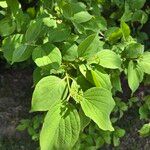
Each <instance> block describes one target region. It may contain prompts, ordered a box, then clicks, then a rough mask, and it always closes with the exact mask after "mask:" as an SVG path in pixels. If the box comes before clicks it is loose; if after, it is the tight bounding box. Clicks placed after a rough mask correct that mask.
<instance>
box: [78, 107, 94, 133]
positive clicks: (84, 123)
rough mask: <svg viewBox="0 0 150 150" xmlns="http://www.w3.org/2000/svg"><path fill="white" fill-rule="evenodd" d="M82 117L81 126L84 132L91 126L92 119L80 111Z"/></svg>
mask: <svg viewBox="0 0 150 150" xmlns="http://www.w3.org/2000/svg"><path fill="white" fill-rule="evenodd" d="M79 115H80V125H81V131H82V132H83V130H84V128H85V127H86V126H88V125H89V123H90V122H91V119H90V118H88V117H87V116H85V114H84V112H83V111H82V110H81V109H80V111H79Z"/></svg>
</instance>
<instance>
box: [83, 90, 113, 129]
mask: <svg viewBox="0 0 150 150" xmlns="http://www.w3.org/2000/svg"><path fill="white" fill-rule="evenodd" d="M80 104H81V107H82V109H83V111H84V113H85V115H86V116H88V117H89V118H91V119H92V120H93V121H94V122H95V123H96V124H97V125H98V126H99V128H100V129H102V130H110V131H113V130H114V128H113V127H112V124H111V121H110V118H109V117H110V113H111V111H112V110H113V108H114V106H115V102H114V100H113V98H112V95H111V92H110V91H108V90H106V89H104V88H99V87H94V88H91V89H89V90H87V91H86V92H85V93H84V95H83V99H82V100H81V101H80Z"/></svg>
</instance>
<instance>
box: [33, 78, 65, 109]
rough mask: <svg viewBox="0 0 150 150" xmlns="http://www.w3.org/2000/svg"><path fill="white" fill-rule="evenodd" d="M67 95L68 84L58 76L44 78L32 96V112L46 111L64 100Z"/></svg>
mask: <svg viewBox="0 0 150 150" xmlns="http://www.w3.org/2000/svg"><path fill="white" fill-rule="evenodd" d="M66 94H67V86H66V82H65V81H64V80H62V79H60V78H58V77H56V76H47V77H44V78H42V79H41V80H40V81H39V82H38V83H37V85H36V87H35V90H34V92H33V96H32V109H31V110H32V111H46V110H49V109H50V107H51V105H52V104H53V103H55V102H56V101H60V100H63V99H64V98H65V96H66Z"/></svg>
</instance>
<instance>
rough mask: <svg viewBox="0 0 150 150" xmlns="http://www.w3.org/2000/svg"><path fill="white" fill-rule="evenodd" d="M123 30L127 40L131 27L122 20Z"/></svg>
mask: <svg viewBox="0 0 150 150" xmlns="http://www.w3.org/2000/svg"><path fill="white" fill-rule="evenodd" d="M121 30H122V34H123V37H124V39H125V40H127V38H128V37H129V36H130V28H129V26H128V25H127V24H126V23H125V22H124V21H121Z"/></svg>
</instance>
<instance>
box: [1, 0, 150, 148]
mask: <svg viewBox="0 0 150 150" xmlns="http://www.w3.org/2000/svg"><path fill="white" fill-rule="evenodd" d="M0 9H1V11H0V19H1V20H0V35H1V51H2V53H3V56H4V58H5V59H6V60H7V62H8V63H10V64H11V65H14V64H16V63H19V62H23V61H28V60H30V59H31V57H32V60H33V62H34V64H35V70H34V73H33V80H34V86H35V89H34V92H33V96H32V108H31V112H37V111H42V112H45V113H43V114H42V116H41V115H40V114H41V113H39V115H38V114H37V116H36V117H35V118H33V119H32V120H28V119H27V120H22V121H21V124H20V125H19V126H18V129H19V130H24V129H26V128H28V131H29V134H30V135H32V137H33V139H36V140H38V138H39V143H40V147H41V150H51V149H83V148H89V149H98V148H100V147H101V146H102V145H103V144H104V143H108V144H111V143H112V142H113V144H114V146H118V145H119V139H120V138H121V137H123V136H124V134H125V130H124V129H121V128H120V127H119V126H118V121H119V120H120V119H121V118H122V116H123V114H124V112H125V111H127V110H128V109H129V108H130V107H132V106H133V105H136V104H139V107H140V109H139V113H140V118H141V119H146V120H148V115H149V110H150V106H149V104H150V103H149V100H150V99H149V96H147V97H146V98H145V102H144V103H142V105H141V103H140V102H139V100H138V99H137V98H136V97H135V96H136V92H137V90H138V87H139V85H140V84H141V83H143V80H144V83H147V81H146V78H149V76H148V74H150V52H149V50H148V48H149V42H147V41H148V39H149V37H148V34H146V33H145V32H142V30H143V25H144V24H146V22H147V21H148V15H149V13H150V9H149V6H148V1H146V0H132V1H131V0H126V1H124V0H80V1H79V0H52V1H49V0H39V1H32V0H26V1H23V0H18V1H17V0H6V1H5V0H1V1H0ZM146 74H147V75H146ZM126 81H127V83H128V84H126ZM125 100H126V101H125ZM42 118H44V121H43V119H42ZM41 123H43V125H42V129H41V131H40V136H39V134H38V133H39V132H38V129H39V128H40V125H41ZM140 134H141V135H144V136H147V135H149V134H150V126H149V123H148V124H146V125H144V126H143V128H142V129H141V130H140Z"/></svg>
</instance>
